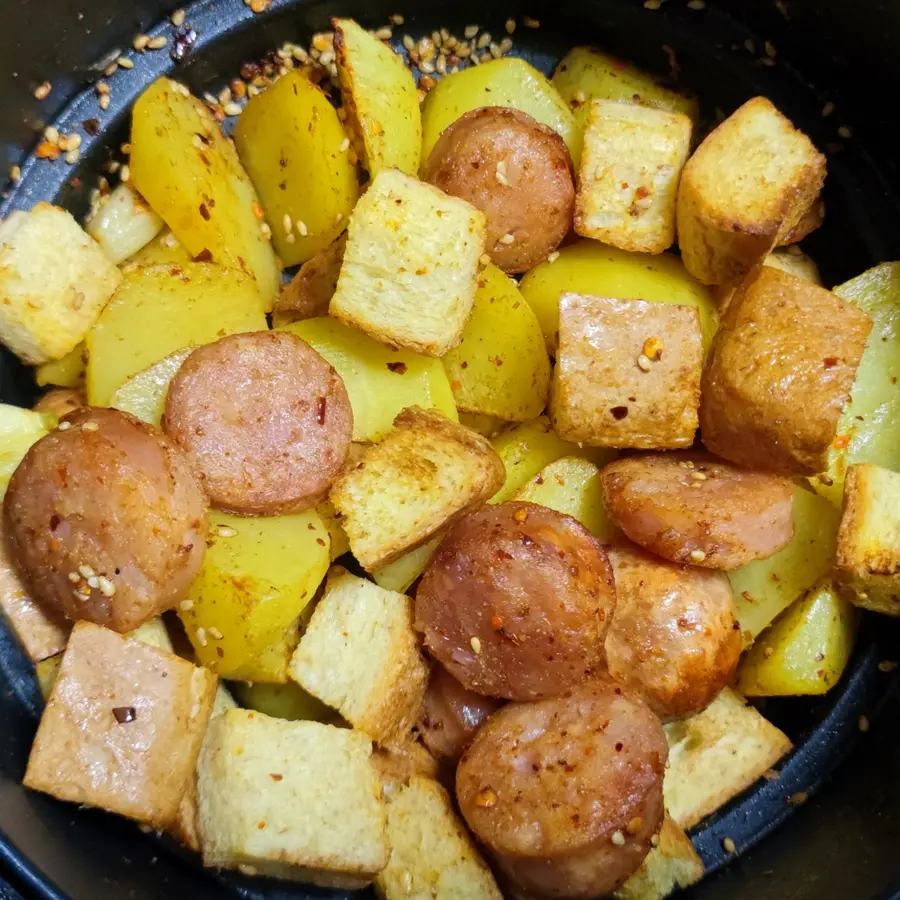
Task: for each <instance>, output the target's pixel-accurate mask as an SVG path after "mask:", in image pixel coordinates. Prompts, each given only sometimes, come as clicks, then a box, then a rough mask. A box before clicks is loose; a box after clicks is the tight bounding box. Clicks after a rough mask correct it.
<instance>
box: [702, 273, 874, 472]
mask: <svg viewBox="0 0 900 900" xmlns="http://www.w3.org/2000/svg"><path fill="white" fill-rule="evenodd" d="M871 328H872V320H871V318H870V317H869V316H868V315H867V314H866V313H865V312H863V311H862V310H861V309H860V308H859V307H858V306H856V305H855V304H854V303H852V302H850V301H848V300H844V299H842V298H841V297H838V296H837V295H836V294H833V293H832V292H831V291H827V290H825V289H824V288H821V287H818V286H817V285H814V284H810V283H809V282H807V281H801V280H800V279H799V278H796V277H795V276H793V275H789V274H788V273H786V272H783V271H781V270H780V269H775V268H772V267H771V266H762V267H760V269H759V270H758V272H757V274H756V275H755V277H754V278H751V279H749V280H748V281H747V282H745V283H744V284H743V285H742V286H741V288H740V289H739V290H738V292H737V293H736V294H735V296H734V298H733V299H732V300H731V302H730V303H729V304H728V309H727V310H726V311H725V316H724V318H723V319H722V322H721V324H720V326H719V331H718V333H717V334H716V338H715V340H714V341H713V346H712V350H711V352H710V356H709V359H708V360H707V363H706V368H705V370H704V373H703V381H702V400H701V403H700V430H701V432H702V434H703V443H704V444H706V446H707V447H708V448H709V449H710V450H712V452H713V453H715V454H717V455H718V456H721V457H722V458H723V459H727V460H729V461H730V462H733V463H735V464H737V465H739V466H745V467H746V468H748V469H759V470H761V471H766V472H776V473H781V474H786V475H815V474H816V473H817V472H823V471H825V469H827V468H828V449H829V447H830V446H831V443H832V441H833V440H834V438H835V432H836V430H837V424H838V418H839V417H840V414H841V410H842V409H843V407H844V405H845V404H846V402H847V400H848V399H849V397H850V389H851V387H852V386H853V380H854V378H855V377H856V368H857V366H858V365H859V361H860V358H861V357H862V353H863V350H864V349H865V346H866V339H867V338H868V336H869V331H870V330H871Z"/></svg>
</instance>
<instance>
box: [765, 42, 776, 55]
mask: <svg viewBox="0 0 900 900" xmlns="http://www.w3.org/2000/svg"><path fill="white" fill-rule="evenodd" d="M763 46H764V47H765V50H766V56H768V57H769V59H774V58H775V55H776V54H777V53H778V51H777V50H776V49H775V45H774V44H773V43H772V42H771V41H766V42H765V44H763Z"/></svg>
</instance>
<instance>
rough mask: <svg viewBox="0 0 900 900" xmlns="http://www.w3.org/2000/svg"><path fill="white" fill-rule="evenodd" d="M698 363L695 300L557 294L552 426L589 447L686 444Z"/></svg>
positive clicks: (690, 437) (693, 427)
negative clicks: (680, 301)
mask: <svg viewBox="0 0 900 900" xmlns="http://www.w3.org/2000/svg"><path fill="white" fill-rule="evenodd" d="M702 368H703V340H702V335H701V332H700V318H699V316H698V314H697V310H696V309H695V308H694V307H691V306H676V305H675V304H670V303H649V302H647V301H646V300H617V299H612V298H609V297H591V296H587V295H585V294H563V296H562V298H561V299H560V304H559V350H558V351H557V355H556V368H555V369H554V372H553V383H552V388H551V396H550V418H551V422H552V423H553V428H554V430H555V431H556V433H557V434H558V435H559V436H560V437H561V438H564V439H565V440H567V441H576V442H578V443H583V444H589V445H591V446H594V447H623V448H624V447H633V448H636V449H641V450H651V449H657V450H660V449H674V448H676V447H689V446H690V445H691V444H692V443H693V442H694V434H695V433H696V431H697V409H698V407H699V405H700V375H701V371H702Z"/></svg>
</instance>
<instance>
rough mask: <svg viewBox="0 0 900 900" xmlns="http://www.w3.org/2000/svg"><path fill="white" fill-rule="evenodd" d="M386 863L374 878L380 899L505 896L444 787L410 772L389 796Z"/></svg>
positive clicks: (478, 899) (461, 899)
mask: <svg viewBox="0 0 900 900" xmlns="http://www.w3.org/2000/svg"><path fill="white" fill-rule="evenodd" d="M388 840H389V842H390V847H391V855H390V859H389V861H388V864H387V868H385V870H384V871H383V872H382V873H381V874H380V875H379V876H378V877H377V878H376V880H375V889H376V890H377V892H378V894H379V896H381V897H382V898H384V900H432V898H435V897H437V898H440V900H503V895H502V894H501V893H500V891H499V889H498V888H497V883H496V881H494V876H493V875H492V874H491V870H490V869H489V868H488V867H487V865H485V862H484V860H483V859H482V858H481V855H480V854H479V852H478V849H477V848H476V846H475V843H474V841H473V840H472V838H471V837H469V833H468V832H467V831H466V827H465V825H463V823H462V822H461V821H460V819H459V817H458V816H457V815H456V812H455V811H454V809H453V804H452V803H451V801H450V797H449V796H448V794H447V792H446V791H445V790H444V789H443V788H442V787H441V786H440V785H439V784H438V783H437V782H436V781H433V780H432V779H430V778H421V777H413V778H411V779H410V781H409V784H408V785H407V786H406V787H402V788H400V789H399V790H398V791H397V793H395V794H394V795H393V796H392V797H391V798H390V800H389V802H388Z"/></svg>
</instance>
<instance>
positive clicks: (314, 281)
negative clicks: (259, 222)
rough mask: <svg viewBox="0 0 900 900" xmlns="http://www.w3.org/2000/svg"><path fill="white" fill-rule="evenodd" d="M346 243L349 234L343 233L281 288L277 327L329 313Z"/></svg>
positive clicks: (275, 312)
mask: <svg viewBox="0 0 900 900" xmlns="http://www.w3.org/2000/svg"><path fill="white" fill-rule="evenodd" d="M346 246H347V233H346V232H344V234H342V235H341V236H340V237H339V238H338V239H337V240H336V241H334V243H332V244H329V245H328V246H327V247H326V248H325V249H324V250H320V251H319V252H318V253H317V254H316V255H315V256H314V257H312V259H309V260H307V261H306V262H305V263H303V265H302V266H301V267H300V271H299V272H298V273H297V274H296V275H295V276H294V277H293V279H292V280H291V283H290V284H286V285H284V286H283V287H282V288H281V293H279V295H278V299H277V300H276V301H275V309H274V310H273V311H272V325H273V326H274V327H275V328H280V327H281V326H283V325H290V324H291V323H292V322H300V321H302V320H303V319H315V318H318V317H319V316H327V315H328V306H329V304H330V303H331V298H332V297H333V296H334V292H335V289H336V288H337V283H338V277H339V276H340V274H341V263H343V261H344V248H345V247H346Z"/></svg>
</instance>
